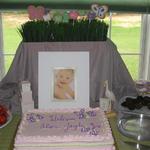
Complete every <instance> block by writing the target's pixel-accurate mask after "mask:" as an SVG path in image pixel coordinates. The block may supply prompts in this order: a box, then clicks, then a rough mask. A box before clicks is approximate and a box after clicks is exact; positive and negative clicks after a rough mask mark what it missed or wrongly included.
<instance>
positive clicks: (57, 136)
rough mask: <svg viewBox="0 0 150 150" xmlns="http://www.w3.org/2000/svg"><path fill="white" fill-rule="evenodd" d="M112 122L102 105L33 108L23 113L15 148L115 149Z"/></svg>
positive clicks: (36, 149)
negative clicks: (93, 106) (74, 107)
mask: <svg viewBox="0 0 150 150" xmlns="http://www.w3.org/2000/svg"><path fill="white" fill-rule="evenodd" d="M113 144H114V140H113V137H112V133H111V129H110V126H109V123H108V121H107V119H106V117H105V115H104V113H103V112H102V111H101V110H100V109H99V108H94V109H92V108H86V109H64V110H62V109H57V110H33V111H31V112H28V113H26V114H25V115H24V116H23V119H22V121H21V124H20V126H19V129H18V132H17V135H16V138H15V149H16V150H113V149H114V147H113Z"/></svg>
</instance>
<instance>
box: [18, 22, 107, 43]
mask: <svg viewBox="0 0 150 150" xmlns="http://www.w3.org/2000/svg"><path fill="white" fill-rule="evenodd" d="M18 31H19V33H20V35H21V37H22V39H23V42H58V41H62V42H63V41H106V39H107V32H108V25H107V24H106V23H105V22H104V21H101V20H92V21H91V22H89V20H77V21H73V20H69V22H60V23H57V22H54V21H53V20H51V21H28V22H26V23H25V24H23V25H21V27H20V28H18Z"/></svg>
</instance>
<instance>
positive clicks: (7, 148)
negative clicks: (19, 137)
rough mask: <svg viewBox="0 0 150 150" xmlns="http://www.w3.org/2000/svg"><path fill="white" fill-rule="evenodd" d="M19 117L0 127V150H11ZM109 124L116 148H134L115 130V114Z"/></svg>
mask: <svg viewBox="0 0 150 150" xmlns="http://www.w3.org/2000/svg"><path fill="white" fill-rule="evenodd" d="M20 119H21V117H20V116H18V115H14V116H13V120H12V121H11V123H10V124H9V125H7V126H6V127H5V128H3V129H0V150H13V142H14V138H15V134H16V130H17V126H18V124H19V122H20ZM109 122H110V126H111V128H112V133H113V136H114V139H115V145H116V148H117V150H135V148H134V147H133V146H132V145H129V144H126V143H124V141H130V142H135V141H134V140H132V139H130V138H128V137H125V136H123V135H122V134H121V133H120V132H119V131H118V130H117V118H116V116H111V117H109ZM142 143H143V144H145V145H148V146H150V142H142Z"/></svg>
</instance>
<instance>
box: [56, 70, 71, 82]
mask: <svg viewBox="0 0 150 150" xmlns="http://www.w3.org/2000/svg"><path fill="white" fill-rule="evenodd" d="M56 78H57V82H58V83H61V84H69V83H71V82H72V80H73V73H72V72H71V71H68V70H60V71H59V72H58V73H57V75H56Z"/></svg>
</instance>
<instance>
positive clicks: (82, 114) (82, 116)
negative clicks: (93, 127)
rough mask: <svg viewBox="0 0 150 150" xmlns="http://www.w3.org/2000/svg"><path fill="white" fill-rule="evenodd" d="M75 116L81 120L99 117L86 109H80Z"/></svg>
mask: <svg viewBox="0 0 150 150" xmlns="http://www.w3.org/2000/svg"><path fill="white" fill-rule="evenodd" d="M74 114H75V115H76V116H77V117H78V118H79V119H86V118H90V117H95V116H96V115H97V114H96V112H95V111H86V110H85V109H80V111H75V112H74Z"/></svg>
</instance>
